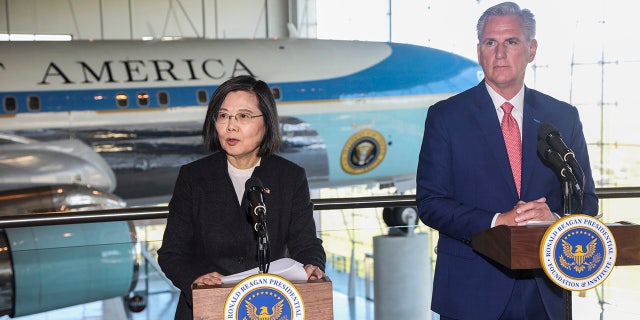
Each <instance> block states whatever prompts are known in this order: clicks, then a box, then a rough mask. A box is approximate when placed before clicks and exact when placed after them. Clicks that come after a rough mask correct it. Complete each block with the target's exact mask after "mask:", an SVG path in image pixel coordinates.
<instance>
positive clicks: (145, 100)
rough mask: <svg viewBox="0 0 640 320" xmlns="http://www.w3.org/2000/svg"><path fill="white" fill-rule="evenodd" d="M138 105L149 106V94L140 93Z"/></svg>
mask: <svg viewBox="0 0 640 320" xmlns="http://www.w3.org/2000/svg"><path fill="white" fill-rule="evenodd" d="M138 105H139V106H141V107H148V106H149V94H147V93H146V92H138Z"/></svg>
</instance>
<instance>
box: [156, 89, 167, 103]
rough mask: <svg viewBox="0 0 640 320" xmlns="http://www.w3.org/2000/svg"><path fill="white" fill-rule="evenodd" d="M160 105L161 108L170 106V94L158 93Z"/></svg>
mask: <svg viewBox="0 0 640 320" xmlns="http://www.w3.org/2000/svg"><path fill="white" fill-rule="evenodd" d="M158 104H159V105H161V106H166V105H169V94H168V93H167V92H166V91H160V92H158Z"/></svg>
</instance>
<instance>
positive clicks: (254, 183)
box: [244, 177, 262, 190]
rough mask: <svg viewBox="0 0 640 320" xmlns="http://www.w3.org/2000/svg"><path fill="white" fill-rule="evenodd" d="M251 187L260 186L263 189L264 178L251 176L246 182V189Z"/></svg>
mask: <svg viewBox="0 0 640 320" xmlns="http://www.w3.org/2000/svg"><path fill="white" fill-rule="evenodd" d="M251 187H258V188H260V190H262V180H260V178H258V177H251V178H249V180H247V182H246V183H245V184H244V188H245V190H249V189H250V188H251Z"/></svg>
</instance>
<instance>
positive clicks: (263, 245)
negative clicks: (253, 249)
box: [256, 213, 270, 273]
mask: <svg viewBox="0 0 640 320" xmlns="http://www.w3.org/2000/svg"><path fill="white" fill-rule="evenodd" d="M258 219H259V222H258V223H257V224H256V231H257V232H258V270H259V271H260V273H267V272H269V264H270V262H269V261H270V258H269V233H268V232H267V217H266V215H265V214H264V213H261V214H259V215H258Z"/></svg>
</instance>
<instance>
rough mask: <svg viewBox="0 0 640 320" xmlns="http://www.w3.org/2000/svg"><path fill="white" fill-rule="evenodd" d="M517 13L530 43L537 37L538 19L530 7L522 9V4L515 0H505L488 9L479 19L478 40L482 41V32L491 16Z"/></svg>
mask: <svg viewBox="0 0 640 320" xmlns="http://www.w3.org/2000/svg"><path fill="white" fill-rule="evenodd" d="M510 15H516V16H519V17H520V20H522V29H523V33H524V37H525V40H526V41H527V42H528V43H530V42H531V40H533V39H535V37H536V19H535V17H534V16H533V13H532V12H531V11H529V9H520V6H518V4H516V3H514V2H503V3H500V4H497V5H495V6H493V7H491V8H489V9H487V10H486V11H485V12H484V13H483V14H482V16H480V19H478V25H477V26H476V29H477V31H478V41H482V39H481V37H482V32H483V31H484V27H485V25H486V23H487V19H489V17H494V16H510Z"/></svg>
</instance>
